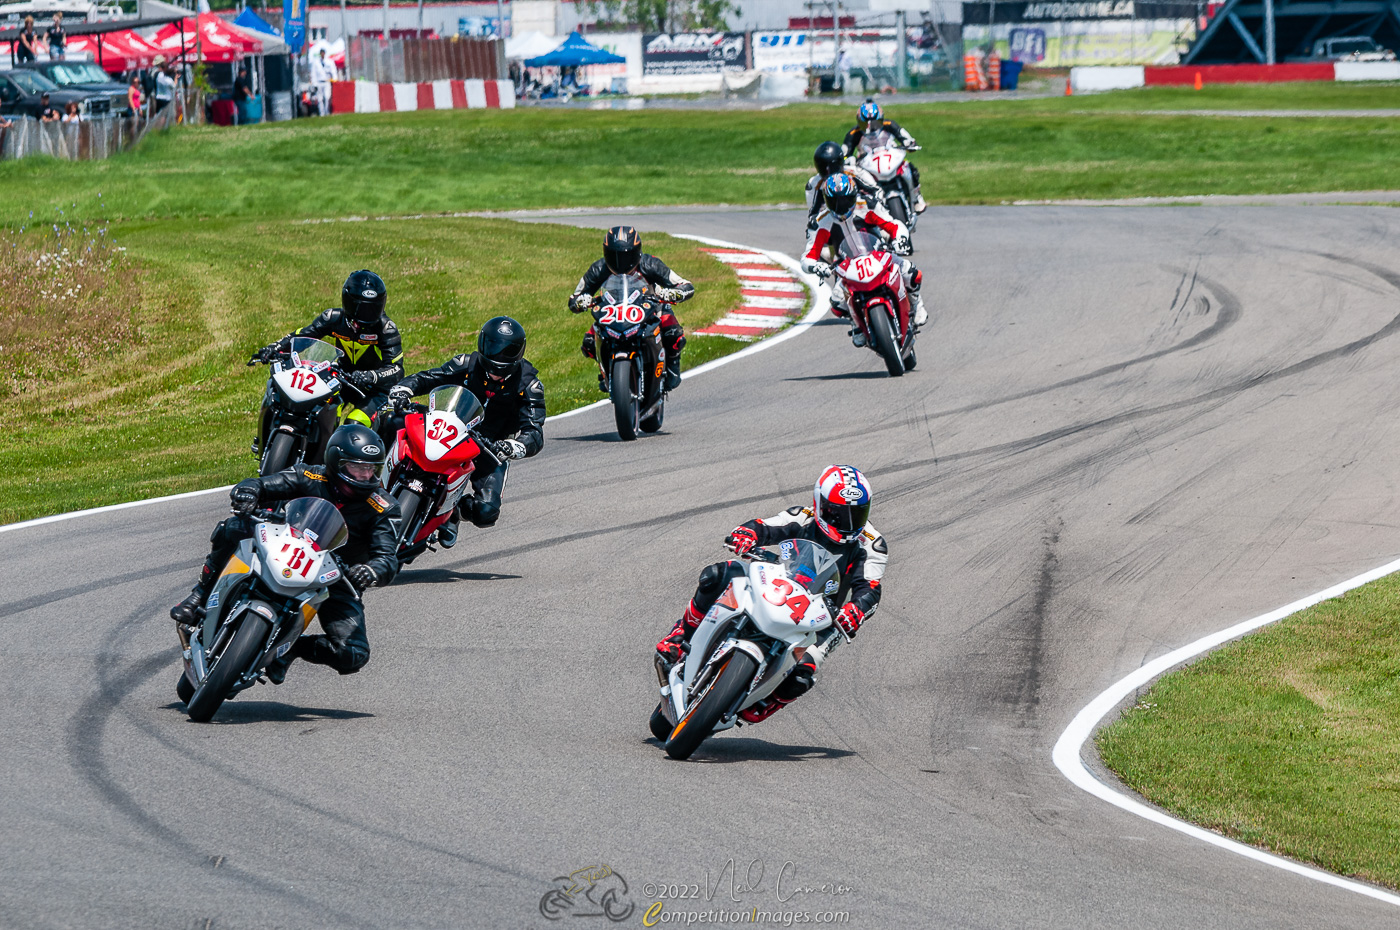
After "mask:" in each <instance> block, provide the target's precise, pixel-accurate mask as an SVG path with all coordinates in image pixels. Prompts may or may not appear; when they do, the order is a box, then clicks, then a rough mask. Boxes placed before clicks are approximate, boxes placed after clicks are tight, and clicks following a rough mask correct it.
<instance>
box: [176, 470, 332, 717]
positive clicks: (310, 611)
mask: <svg viewBox="0 0 1400 930" xmlns="http://www.w3.org/2000/svg"><path fill="white" fill-rule="evenodd" d="M258 519H259V520H260V521H261V522H259V523H258V524H257V529H256V530H255V531H254V533H253V536H252V537H251V538H249V539H245V540H243V541H242V542H240V543H239V544H238V549H237V550H236V551H235V552H234V553H233V555H231V556H229V560H228V562H227V563H226V564H225V565H224V570H223V573H222V574H221V575H219V580H218V581H217V582H215V584H214V590H213V591H211V592H209V597H208V598H207V599H206V600H205V602H204V619H203V621H202V622H201V623H200V625H199V627H197V628H196V629H195V631H194V634H193V635H188V634H187V633H186V628H185V627H182V626H178V625H177V626H176V630H177V631H178V632H179V635H180V645H181V648H182V649H183V651H184V659H185V670H184V671H183V672H182V673H181V675H180V680H179V682H177V683H176V686H175V691H176V694H178V695H179V697H180V700H181V701H184V702H185V709H186V712H187V713H188V714H189V716H190V719H191V720H195V721H198V722H200V723H203V722H205V721H207V720H208V719H209V718H210V717H213V716H214V714H215V712H217V711H218V709H219V707H220V706H221V705H222V704H223V703H224V701H226V700H228V699H229V698H231V697H233V696H234V695H235V694H237V693H238V692H239V691H242V690H244V689H245V688H249V687H251V686H252V685H253V684H254V683H255V682H256V681H257V680H258V678H259V676H261V675H262V673H263V670H264V669H265V668H266V667H267V665H268V663H270V662H271V661H272V660H274V659H280V658H281V657H282V656H284V655H286V654H287V650H288V649H291V648H292V644H293V643H295V642H296V640H297V637H299V636H301V634H302V633H303V632H304V631H305V630H306V627H307V626H308V625H309V624H310V623H311V619H312V618H313V617H315V616H316V608H317V607H319V606H320V605H321V604H322V603H323V602H324V601H325V600H326V598H328V597H329V596H330V589H331V587H332V586H333V585H336V584H344V585H345V586H346V587H347V588H349V589H350V590H351V591H352V592H355V588H354V586H353V585H351V584H350V582H348V581H346V580H345V576H344V573H343V572H342V571H341V570H340V565H339V563H337V562H336V559H335V556H334V555H333V554H332V550H333V549H338V548H340V547H341V546H343V545H345V542H346V540H348V539H349V538H350V531H349V530H348V529H347V528H346V526H345V518H343V517H342V516H341V515H340V511H339V510H337V509H336V507H335V505H334V504H332V503H331V502H330V501H328V500H323V499H321V498H319V497H299V498H297V499H296V500H294V501H291V502H289V503H288V504H287V507H286V510H285V516H281V517H279V516H277V515H276V514H274V513H260V514H259V515H258ZM354 596H355V597H356V598H357V599H358V598H359V594H358V592H355V594H354Z"/></svg>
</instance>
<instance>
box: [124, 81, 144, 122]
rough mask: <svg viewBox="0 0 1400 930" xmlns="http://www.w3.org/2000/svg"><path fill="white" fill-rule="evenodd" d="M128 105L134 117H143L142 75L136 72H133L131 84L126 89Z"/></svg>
mask: <svg viewBox="0 0 1400 930" xmlns="http://www.w3.org/2000/svg"><path fill="white" fill-rule="evenodd" d="M126 103H127V106H129V107H131V112H132V115H134V116H140V115H141V75H140V74H137V73H136V72H132V75H131V84H130V85H128V86H127V88H126Z"/></svg>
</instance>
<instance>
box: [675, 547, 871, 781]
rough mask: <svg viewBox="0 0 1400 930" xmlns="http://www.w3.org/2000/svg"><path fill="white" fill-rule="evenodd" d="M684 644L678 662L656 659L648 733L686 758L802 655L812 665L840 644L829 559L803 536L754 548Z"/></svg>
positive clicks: (835, 581)
mask: <svg viewBox="0 0 1400 930" xmlns="http://www.w3.org/2000/svg"><path fill="white" fill-rule="evenodd" d="M747 558H749V559H751V560H752V561H750V563H749V564H748V565H746V566H745V568H744V575H743V576H741V577H738V578H735V579H734V580H733V581H731V582H730V584H729V587H728V588H726V589H725V591H724V593H723V594H722V595H720V598H719V600H718V601H716V602H715V605H714V606H713V607H712V608H710V611H709V613H707V614H706V615H705V619H704V620H702V621H701V622H700V625H699V626H698V627H697V628H696V630H695V633H694V635H693V636H692V637H691V639H690V650H689V652H688V653H687V654H686V657H685V660H684V661H682V662H676V663H675V664H674V665H670V666H669V667H668V665H667V664H666V663H665V662H664V660H662V659H661V658H660V657H659V656H658V657H657V666H656V670H657V677H658V678H659V679H660V682H661V703H660V705H659V706H658V707H657V709H656V710H655V711H653V712H652V717H651V724H650V725H651V731H652V735H653V736H655V737H656V738H657V740H658V741H659V742H661V743H663V744H664V745H665V748H666V752H667V754H668V755H670V756H671V757H672V758H675V759H686V758H689V757H690V754H691V753H693V752H694V751H695V750H696V749H697V748H698V747H699V745H700V744H701V743H702V742H703V741H704V740H705V739H706V738H707V737H708V736H710V734H712V733H717V732H719V731H720V730H726V729H729V728H730V727H732V726H734V725H735V724H736V723H737V722H738V715H739V712H740V711H742V710H744V709H745V708H748V707H752V706H753V705H755V704H757V703H759V702H760V701H762V700H764V699H765V698H767V697H769V696H770V695H771V694H772V693H773V692H774V691H775V690H776V689H777V687H778V686H779V685H781V684H782V683H783V680H784V679H786V678H787V676H788V673H789V672H791V671H792V670H793V668H794V666H796V665H797V663H798V662H800V661H801V660H802V659H803V658H804V656H805V657H809V658H811V659H813V660H814V662H815V664H816V665H817V667H818V668H820V666H821V663H822V662H823V661H824V660H825V659H826V657H827V656H828V655H830V654H831V652H832V651H833V650H834V649H835V648H836V646H837V644H838V643H840V642H841V641H843V640H844V639H846V635H845V633H844V632H843V631H842V630H841V628H840V626H838V625H836V623H835V622H834V617H835V610H834V606H835V605H834V604H833V603H832V602H831V600H830V598H832V597H833V596H835V595H836V594H837V593H838V591H839V590H840V581H841V579H840V564H839V561H838V559H837V557H836V556H835V555H833V554H832V553H831V552H829V551H828V550H827V549H826V548H824V547H823V546H821V545H820V544H818V543H816V542H813V541H811V540H807V539H789V540H784V541H783V542H782V543H780V544H779V546H778V553H777V554H776V555H775V554H773V553H772V552H770V551H768V550H767V549H753V550H750V551H749V552H748V554H747Z"/></svg>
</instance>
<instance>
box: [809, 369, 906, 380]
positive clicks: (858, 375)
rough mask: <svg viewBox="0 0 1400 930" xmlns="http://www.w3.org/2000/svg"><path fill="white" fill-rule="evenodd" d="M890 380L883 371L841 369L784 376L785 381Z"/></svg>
mask: <svg viewBox="0 0 1400 930" xmlns="http://www.w3.org/2000/svg"><path fill="white" fill-rule="evenodd" d="M877 379H879V380H888V379H889V375H888V374H887V373H886V372H883V371H841V372H836V373H834V374H829V375H803V376H802V377H801V378H784V379H783V380H784V381H867V380H868V381H874V380H877Z"/></svg>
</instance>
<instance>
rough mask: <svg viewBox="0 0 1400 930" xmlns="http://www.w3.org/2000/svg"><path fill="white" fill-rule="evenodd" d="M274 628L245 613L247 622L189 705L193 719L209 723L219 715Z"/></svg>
mask: <svg viewBox="0 0 1400 930" xmlns="http://www.w3.org/2000/svg"><path fill="white" fill-rule="evenodd" d="M271 629H272V625H271V624H269V623H268V622H267V620H266V618H264V617H262V616H260V615H258V614H255V613H253V612H252V611H245V612H244V614H243V622H242V623H241V624H239V627H238V630H237V631H236V632H235V633H234V634H233V638H232V639H231V640H230V641H229V644H228V645H227V646H225V647H224V651H223V652H222V653H221V654H220V655H219V657H218V658H217V659H215V660H214V667H213V668H211V669H209V675H208V676H207V677H206V678H205V679H204V684H203V685H202V686H201V687H200V688H199V689H198V690H197V691H195V693H194V694H193V695H192V696H191V697H190V699H189V701H188V702H187V703H186V705H185V712H186V713H188V714H189V715H190V719H191V720H193V721H194V722H195V723H207V722H208V721H209V718H211V717H213V716H214V714H216V713H218V711H219V708H220V707H221V706H222V705H223V703H224V700H225V699H227V698H228V694H229V690H230V689H231V688H233V686H234V683H235V682H237V681H238V679H239V678H241V677H242V675H243V673H244V672H246V671H248V666H249V665H251V664H252V662H253V659H255V658H257V655H258V653H259V652H260V651H261V650H262V647H263V646H264V645H265V644H266V643H267V634H268V633H269V632H270V631H271Z"/></svg>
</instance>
